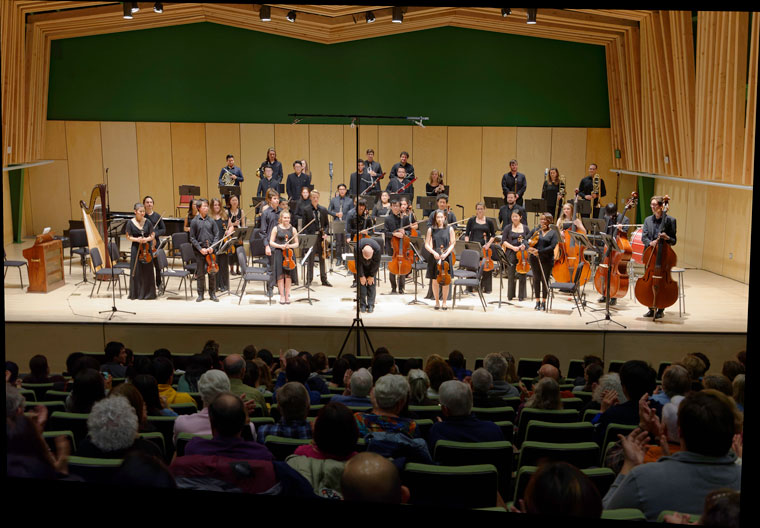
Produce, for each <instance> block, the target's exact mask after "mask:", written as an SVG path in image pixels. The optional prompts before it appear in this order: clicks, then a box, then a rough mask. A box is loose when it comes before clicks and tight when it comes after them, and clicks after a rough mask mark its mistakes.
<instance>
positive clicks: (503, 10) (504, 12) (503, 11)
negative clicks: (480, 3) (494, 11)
mask: <svg viewBox="0 0 760 528" xmlns="http://www.w3.org/2000/svg"><path fill="white" fill-rule="evenodd" d="M511 14H512V10H511V9H510V8H508V7H502V8H501V16H503V17H505V18H506V17H508V16H509V15H511Z"/></svg>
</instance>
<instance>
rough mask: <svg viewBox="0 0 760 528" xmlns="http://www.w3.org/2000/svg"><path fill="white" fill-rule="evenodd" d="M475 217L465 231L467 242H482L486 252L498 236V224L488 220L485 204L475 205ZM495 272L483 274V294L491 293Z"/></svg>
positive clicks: (468, 223)
mask: <svg viewBox="0 0 760 528" xmlns="http://www.w3.org/2000/svg"><path fill="white" fill-rule="evenodd" d="M475 212H476V214H475V216H473V217H471V218H470V219H469V220H468V221H467V227H466V228H465V230H464V240H465V242H480V244H481V245H482V246H483V249H484V250H488V249H490V248H491V244H493V241H494V237H495V236H496V224H495V223H494V222H493V220H491V219H490V218H486V206H485V204H484V203H483V202H478V203H477V204H475ZM492 281H493V270H491V271H484V272H483V281H482V285H483V292H484V293H491V285H492Z"/></svg>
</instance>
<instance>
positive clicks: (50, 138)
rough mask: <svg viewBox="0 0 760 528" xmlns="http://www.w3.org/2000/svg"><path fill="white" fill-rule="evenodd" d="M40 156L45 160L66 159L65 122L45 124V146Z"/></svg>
mask: <svg viewBox="0 0 760 528" xmlns="http://www.w3.org/2000/svg"><path fill="white" fill-rule="evenodd" d="M42 155H43V156H44V158H45V159H52V160H62V159H66V155H67V154H66V122H65V121H48V122H47V123H46V124H45V146H44V148H43V151H42Z"/></svg>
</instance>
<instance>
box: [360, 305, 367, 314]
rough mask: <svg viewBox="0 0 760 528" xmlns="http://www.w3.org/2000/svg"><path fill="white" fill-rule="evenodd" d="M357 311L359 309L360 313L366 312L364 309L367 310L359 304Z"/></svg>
mask: <svg viewBox="0 0 760 528" xmlns="http://www.w3.org/2000/svg"><path fill="white" fill-rule="evenodd" d="M359 311H360V312H361V313H364V312H366V311H367V309H366V308H365V307H364V306H360V307H359Z"/></svg>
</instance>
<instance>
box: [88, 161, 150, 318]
mask: <svg viewBox="0 0 760 528" xmlns="http://www.w3.org/2000/svg"><path fill="white" fill-rule="evenodd" d="M106 201H107V202H108V203H107V204H103V213H104V218H105V219H106V221H107V219H108V212H109V211H110V207H111V185H110V183H109V181H108V169H106ZM126 223H127V221H126V220H124V222H123V223H122V225H117V229H113V226H110V227H109V229H108V235H109V237H112V238H113V239H114V240H112V241H111V242H113V243H114V244H116V249H117V251H118V249H119V236H118V235H117V234H116V231H118V228H120V227H124V226H126ZM113 224H116V222H113ZM108 244H109V242H108V241H106V248H105V251H106V255H103V262H104V263H105V262H106V258H108V259H109V260H110V262H111V309H110V310H101V311H99V312H98V313H99V314H102V313H107V312H110V313H111V315H109V316H108V320H109V321H110V320H111V319H112V318H113V316H114V315H116V312H121V313H128V314H132V315H136V313H135V312H129V311H127V310H119V309H118V308H116V286H115V285H114V283H113V281H114V278H116V274H115V273H114V267H115V265H114V262H113V259H111V258H110V257H111V248H110V247H108ZM135 263H137V259H135ZM94 279H95V280H97V277H95V278H94ZM116 280H119V281H120V280H121V275H119V276H118V278H117V279H116ZM129 280H130V281H131V280H132V276H131V275H130V277H129ZM154 280H155V278H154ZM119 288H121V285H119ZM127 288H129V287H127ZM119 291H120V292H121V290H119ZM120 295H121V294H120ZM127 297H129V292H127Z"/></svg>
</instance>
